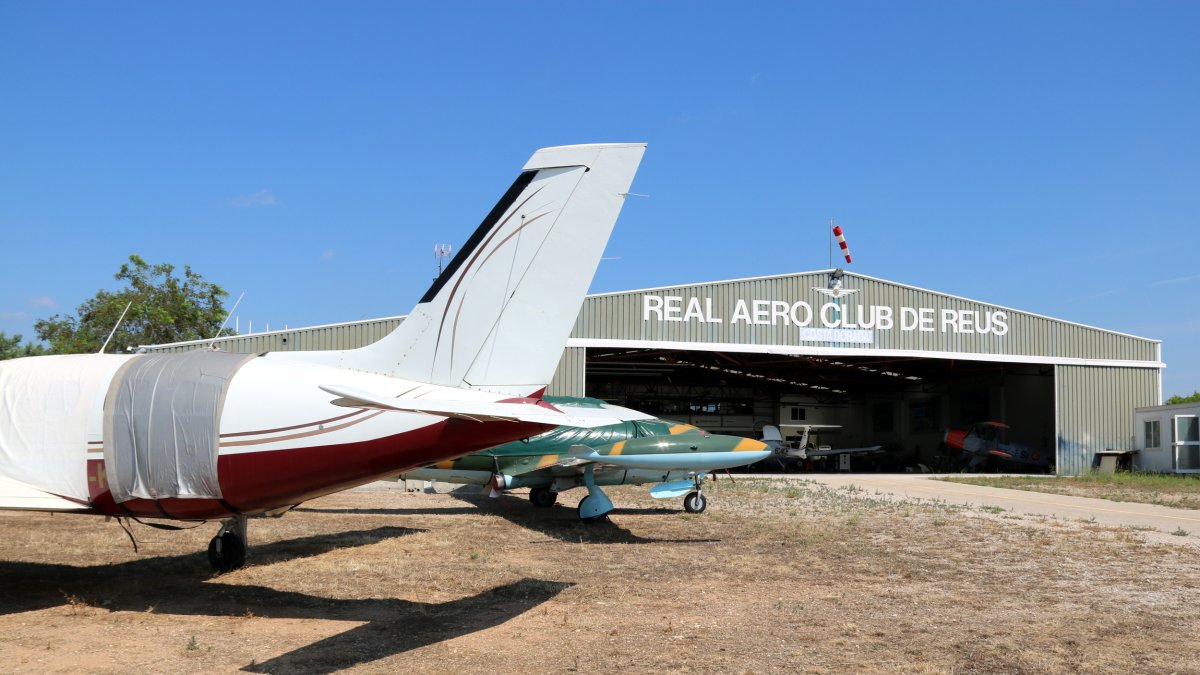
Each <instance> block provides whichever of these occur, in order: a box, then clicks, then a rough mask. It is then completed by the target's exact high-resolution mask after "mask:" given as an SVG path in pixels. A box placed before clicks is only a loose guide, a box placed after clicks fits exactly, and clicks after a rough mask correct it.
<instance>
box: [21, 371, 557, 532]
mask: <svg viewBox="0 0 1200 675" xmlns="http://www.w3.org/2000/svg"><path fill="white" fill-rule="evenodd" d="M138 358H143V357H141V356H119V355H76V356H68V357H32V358H31V359H19V361H23V362H25V363H23V364H19V365H21V366H22V367H24V368H25V369H26V370H28V371H30V372H31V373H35V374H40V377H39V378H37V379H38V382H37V383H36V385H30V386H32V387H34V388H33V389H31V390H29V391H25V392H21V391H8V390H6V391H5V392H4V394H5V395H6V396H9V395H16V396H19V395H22V394H26V395H38V393H39V392H42V393H43V394H45V393H46V392H51V391H54V390H56V389H61V388H62V387H64V386H68V387H69V386H76V387H77V386H79V385H78V383H76V382H70V381H67V380H65V379H64V378H62V377H61V374H62V366H63V365H64V364H67V363H71V362H67V361H64V359H75V360H77V361H78V362H79V363H80V364H81V365H83V366H85V367H87V366H91V367H93V368H99V369H100V370H101V371H105V372H102V373H100V374H99V375H98V376H97V377H95V378H93V380H94V381H93V382H92V383H91V385H90V386H87V385H85V388H86V389H88V390H87V391H80V392H79V394H80V395H82V396H87V397H90V399H91V405H90V412H89V414H87V415H86V421H83V417H82V416H81V417H78V418H76V419H75V420H74V423H75V424H80V423H81V421H82V423H83V424H85V425H86V428H81V429H78V430H77V431H78V438H79V439H81V440H83V443H82V446H81V447H80V448H79V454H78V455H77V456H78V457H79V460H78V471H79V472H81V473H84V472H85V473H86V483H87V494H86V496H84V495H79V494H60V496H62V497H65V498H67V499H71V500H73V501H86V502H87V505H88V506H89V507H90V509H91V510H92V511H94V512H97V513H102V514H107V515H134V516H139V517H151V518H153V517H159V518H174V519H206V518H218V517H222V516H227V515H230V514H237V513H249V514H252V513H259V512H263V511H269V510H273V509H279V508H283V507H288V506H291V505H294V504H298V503H300V502H302V501H305V500H308V499H312V498H314V497H318V496H321V495H325V494H329V493H331V492H336V491H338V490H342V489H345V488H348V487H352V486H354V485H359V484H362V483H365V482H369V481H371V480H375V479H377V478H380V477H384V476H394V475H395V474H397V473H399V472H401V471H404V470H406V469H409V468H413V467H418V466H423V465H427V464H430V463H432V462H438V461H441V460H445V459H448V458H451V457H455V456H458V455H461V454H463V453H467V452H472V451H475V450H478V449H482V448H486V447H491V446H494V445H496V444H498V443H505V442H508V441H512V440H515V439H519V438H524V437H527V436H530V435H533V434H537V433H539V432H541V431H544V430H546V429H547V428H548V425H542V424H531V423H523V422H511V421H505V422H474V421H464V420H456V419H447V418H445V417H440V416H436V415H428V414H422V413H409V412H399V411H382V410H367V409H347V408H343V407H339V406H336V405H333V404H332V403H331V401H332V400H333V399H334V398H335V397H334V396H332V395H330V394H328V393H326V392H323V391H321V390H320V389H319V385H321V384H335V383H336V384H344V385H348V386H355V387H360V388H363V389H368V390H370V391H374V392H379V393H384V394H388V395H391V396H395V397H406V398H407V397H424V398H431V399H441V400H467V399H473V400H481V401H495V400H499V399H502V398H506V396H501V395H497V394H491V393H486V392H479V391H473V390H468V389H460V388H451V387H441V386H436V385H429V384H419V383H416V382H410V381H406V380H402V379H397V378H392V377H386V376H382V375H374V374H370V373H362V372H355V371H351V370H346V369H341V368H336V367H330V366H318V365H311V364H308V363H295V362H291V361H289V359H288V358H287V356H286V355H279V356H275V355H267V356H264V357H253V358H250V360H249V361H247V362H246V363H245V364H244V365H243V366H241V367H240V369H238V370H237V372H236V373H235V374H234V375H233V376H232V379H231V380H230V382H229V384H228V389H227V392H226V394H225V398H224V403H223V405H222V406H221V409H220V415H219V427H218V429H219V434H218V442H217V445H218V449H217V458H216V463H217V480H218V482H219V495H215V496H212V497H208V498H193V497H177V496H165V497H162V498H158V499H146V498H135V499H129V500H126V501H122V502H120V503H118V502H117V501H116V500H114V498H113V495H112V492H111V490H110V476H109V475H108V469H109V467H106V457H105V451H106V448H105V425H106V424H108V423H110V420H111V416H106V414H105V408H104V404H105V398H106V396H105V394H106V393H107V392H108V390H109V388H110V385H111V383H112V381H113V378H114V376H115V375H116V374H117V372H118V370H119V369H120V368H121V367H122V366H124V365H126V362H127V361H129V360H132V359H138ZM39 359H46V361H42V362H41V363H37V362H36V361H38V360H39ZM52 360H57V361H56V362H54V363H51V361H52ZM83 360H91V362H90V363H85V362H84V361H83ZM43 364H44V365H45V366H46V367H39V366H42V365H43ZM106 417H107V418H106ZM67 431H70V430H67ZM29 450H30V454H31V455H32V454H34V453H36V452H37V451H38V448H30V449H29ZM68 470H70V471H75V470H76V469H75V462H74V461H72V462H70V464H69V465H68ZM19 478H20V479H21V480H23V481H24V482H25V483H28V484H31V485H33V486H34V487H40V486H39V485H38V484H37V483H35V482H32V481H31V480H30V479H29V478H28V477H26V476H20V477H19ZM59 492H60V493H61V491H59Z"/></svg>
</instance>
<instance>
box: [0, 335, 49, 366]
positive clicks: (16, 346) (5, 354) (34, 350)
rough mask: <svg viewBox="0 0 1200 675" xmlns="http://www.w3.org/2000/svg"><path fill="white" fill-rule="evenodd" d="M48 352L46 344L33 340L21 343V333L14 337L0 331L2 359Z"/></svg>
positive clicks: (0, 359)
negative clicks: (36, 342)
mask: <svg viewBox="0 0 1200 675" xmlns="http://www.w3.org/2000/svg"><path fill="white" fill-rule="evenodd" d="M45 353H47V350H46V348H45V347H44V346H42V345H39V344H35V343H33V342H26V343H25V344H21V334H20V333H17V334H16V335H13V336H12V337H9V336H8V335H7V334H5V332H4V331H0V361H4V360H6V359H18V358H21V357H22V356H41V355H43V354H45Z"/></svg>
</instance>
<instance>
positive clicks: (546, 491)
mask: <svg viewBox="0 0 1200 675" xmlns="http://www.w3.org/2000/svg"><path fill="white" fill-rule="evenodd" d="M529 501H531V502H533V505H534V506H536V507H538V508H539V509H547V508H550V507H551V506H554V502H556V501H558V493H557V492H555V491H553V490H551V489H550V488H544V487H535V488H532V489H530V490H529Z"/></svg>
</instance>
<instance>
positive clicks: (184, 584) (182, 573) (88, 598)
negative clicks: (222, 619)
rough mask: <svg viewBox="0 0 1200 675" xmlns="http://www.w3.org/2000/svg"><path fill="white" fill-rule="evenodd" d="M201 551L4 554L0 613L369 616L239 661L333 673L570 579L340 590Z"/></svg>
mask: <svg viewBox="0 0 1200 675" xmlns="http://www.w3.org/2000/svg"><path fill="white" fill-rule="evenodd" d="M422 531H423V530H417V529H411V528H404V527H380V528H375V529H372V530H358V531H353V532H340V533H336V534H328V535H317V536H312V537H304V538H300V539H292V540H287V541H280V542H275V543H271V544H266V545H263V546H257V547H255V548H254V549H253V551H252V556H253V558H252V561H251V563H252V564H255V565H263V564H273V563H278V562H283V561H286V560H295V559H300V558H307V557H312V556H316V555H320V554H322V553H325V552H327V551H330V550H334V549H344V548H348V547H353V546H366V545H369V544H374V543H377V542H380V541H383V540H385V539H390V538H395V537H402V536H406V535H410V534H416V533H418V532H422ZM207 569H208V565H207V560H205V559H204V555H203V554H189V555H181V556H161V557H155V558H145V559H141V560H134V561H130V562H124V563H118V564H113V565H95V566H73V565H54V564H38V563H23V562H4V561H0V579H4V584H3V587H2V588H0V614H16V613H20V612H31V611H36V610H40V609H46V608H49V607H56V606H60V605H65V604H85V605H89V606H94V607H99V608H102V609H105V610H108V611H110V612H152V613H155V614H176V615H183V616H245V615H247V613H251V614H253V615H254V616H259V617H265V618H287V619H323V620H334V621H339V620H341V621H354V622H359V623H361V622H365V623H361V625H359V626H357V627H355V628H352V629H350V630H348V631H345V632H343V633H339V634H337V635H333V636H331V637H328V638H326V639H324V640H319V641H317V642H314V643H312V644H310V645H307V646H304V647H301V648H299V649H296V650H294V651H291V652H288V653H286V654H283V655H280V656H277V657H275V658H273V659H271V660H269V661H266V662H264V663H253V664H249V665H247V666H245V667H244V668H243V670H247V671H251V672H261V673H274V672H308V673H328V672H333V671H335V670H340V669H342V668H348V667H350V666H354V665H356V664H360V663H368V662H371V661H375V660H378V659H381V658H385V657H388V656H392V655H394V654H400V653H403V652H406V651H408V650H411V649H417V648H419V647H424V646H426V645H430V644H435V643H438V642H441V641H444V640H449V639H453V638H455V637H458V636H461V635H466V634H468V633H473V632H475V631H480V630H484V629H487V628H491V627H493V626H497V625H500V624H502V623H504V622H506V621H508V620H510V619H512V618H514V617H516V616H518V615H520V614H522V613H524V612H526V611H528V610H530V609H532V608H533V607H536V606H538V605H540V604H542V603H544V602H546V601H548V600H550V599H551V598H553V597H555V596H556V595H558V594H559V593H560V592H562V591H563V590H564V589H566V588H569V587H570V586H571V585H572V584H569V583H563V582H557V581H544V580H540V579H522V580H520V581H516V582H514V583H511V584H506V585H504V586H499V587H497V588H493V589H491V590H489V591H485V592H483V593H480V594H479V595H475V596H472V597H469V598H462V599H459V600H453V601H450V602H444V603H421V602H411V601H408V600H392V599H336V598H326V597H320V596H316V595H308V594H304V593H292V592H285V591H277V590H275V589H272V588H266V587H262V586H244V585H237V584H223V583H221V581H220V577H213V576H212V575H211V574H210V573H208V572H207Z"/></svg>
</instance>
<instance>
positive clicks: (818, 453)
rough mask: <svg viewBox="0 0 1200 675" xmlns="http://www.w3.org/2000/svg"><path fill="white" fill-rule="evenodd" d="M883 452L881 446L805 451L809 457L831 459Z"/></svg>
mask: <svg viewBox="0 0 1200 675" xmlns="http://www.w3.org/2000/svg"><path fill="white" fill-rule="evenodd" d="M876 452H883V446H882V445H871V446H868V447H865V448H832V449H829V450H806V451H805V454H806V455H807V456H809V457H832V456H835V455H870V454H874V453H876Z"/></svg>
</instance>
